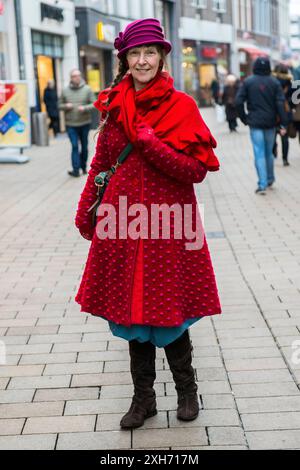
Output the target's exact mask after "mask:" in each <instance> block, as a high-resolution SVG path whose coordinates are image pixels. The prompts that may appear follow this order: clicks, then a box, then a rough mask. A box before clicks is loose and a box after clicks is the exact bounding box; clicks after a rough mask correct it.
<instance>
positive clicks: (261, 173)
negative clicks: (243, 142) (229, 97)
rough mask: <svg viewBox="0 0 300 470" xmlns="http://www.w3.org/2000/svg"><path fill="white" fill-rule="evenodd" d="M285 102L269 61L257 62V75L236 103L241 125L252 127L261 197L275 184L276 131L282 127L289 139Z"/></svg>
mask: <svg viewBox="0 0 300 470" xmlns="http://www.w3.org/2000/svg"><path fill="white" fill-rule="evenodd" d="M284 100H285V98H284V94H283V91H282V88H281V85H280V83H279V81H278V80H276V78H274V77H272V76H271V65H270V61H269V59H268V58H267V57H259V58H258V59H256V61H255V62H254V66H253V75H251V76H250V77H248V78H246V80H245V81H244V82H243V84H242V86H241V88H240V89H239V91H238V94H237V97H236V101H235V104H236V106H237V111H238V114H239V117H240V119H241V121H242V122H243V123H244V124H245V125H248V126H249V127H250V137H251V141H252V145H253V150H254V157H255V167H256V171H257V175H258V187H257V189H256V191H255V192H256V193H257V194H262V195H265V194H266V188H267V187H271V186H272V184H273V183H274V181H275V176H274V155H273V146H274V142H275V133H276V127H277V126H279V128H280V134H281V135H285V134H286V126H287V124H288V121H287V115H286V113H285V111H284ZM245 103H247V110H248V114H246V112H245V106H244V104H245ZM277 120H279V122H277Z"/></svg>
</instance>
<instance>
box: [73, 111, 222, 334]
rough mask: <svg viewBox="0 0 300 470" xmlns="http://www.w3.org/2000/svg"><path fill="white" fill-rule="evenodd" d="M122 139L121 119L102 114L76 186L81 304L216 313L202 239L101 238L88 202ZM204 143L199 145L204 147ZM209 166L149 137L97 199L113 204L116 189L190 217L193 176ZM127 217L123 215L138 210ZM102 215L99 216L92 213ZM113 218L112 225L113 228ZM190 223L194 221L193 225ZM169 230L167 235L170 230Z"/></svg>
mask: <svg viewBox="0 0 300 470" xmlns="http://www.w3.org/2000/svg"><path fill="white" fill-rule="evenodd" d="M127 143H128V139H127V137H126V135H125V133H124V130H123V128H122V127H121V126H120V124H119V123H116V121H114V120H113V118H112V117H109V118H108V121H107V124H106V126H105V129H104V132H103V133H101V134H99V136H98V141H97V146H96V152H95V156H94V158H93V160H92V163H91V167H90V171H89V175H88V179H87V182H86V185H85V187H84V190H83V192H82V194H81V197H80V201H79V204H78V209H77V214H76V220H75V223H76V226H77V228H78V229H79V231H80V233H81V235H82V236H83V237H84V238H86V239H88V240H91V246H90V249H89V253H88V258H87V261H86V265H85V269H84V273H83V277H82V280H81V283H80V286H79V290H78V292H77V295H76V298H75V300H76V301H77V302H78V303H79V304H80V305H81V311H84V312H88V313H91V314H93V315H96V316H97V315H98V316H102V317H104V318H106V319H107V320H110V321H113V322H115V323H118V324H122V325H125V326H130V325H132V324H142V325H152V326H165V327H172V326H178V325H181V324H182V323H183V322H184V321H185V320H186V319H188V318H196V317H201V316H206V315H214V314H219V313H221V307H220V302H219V297H218V291H217V286H216V281H215V276H214V271H213V267H212V263H211V258H210V254H209V250H208V247H207V243H206V239H205V237H204V241H203V246H202V248H201V249H197V250H187V249H186V246H185V243H186V242H187V241H190V240H191V239H188V238H185V237H183V238H181V239H176V238H175V237H174V232H173V230H172V229H173V228H174V219H172V218H171V224H170V226H171V230H170V234H171V236H170V237H169V238H167V239H163V238H162V237H160V238H159V239H151V237H148V238H145V239H141V238H140V239H133V238H132V237H127V238H125V239H120V238H119V237H116V238H115V239H108V238H106V239H104V240H103V239H99V238H98V236H97V230H95V229H94V228H93V227H92V224H91V218H90V213H88V208H89V207H90V206H91V205H92V204H93V202H94V201H95V199H96V186H95V185H94V177H95V175H97V174H98V173H99V172H100V171H104V170H108V169H109V168H110V167H111V165H113V164H115V162H116V160H117V157H118V156H119V154H120V153H121V151H122V150H123V149H124V147H125V146H126V145H127ZM210 151H211V149H210V148H209V147H203V152H210ZM206 173H207V170H206V168H205V166H204V165H203V164H202V163H201V162H200V161H199V159H198V158H193V157H192V156H190V155H189V156H187V155H185V154H184V153H182V152H177V151H176V150H174V149H173V148H172V147H170V146H169V145H167V144H165V143H163V142H162V141H161V140H160V139H158V138H157V137H154V139H153V142H152V143H151V146H148V147H147V149H141V148H139V147H137V146H135V147H134V150H133V151H132V152H131V154H130V155H129V157H128V158H127V160H126V161H125V163H124V164H123V165H121V166H120V167H119V168H118V169H117V171H116V173H115V174H114V175H113V177H112V178H111V180H110V183H109V185H108V187H107V189H106V191H105V194H104V198H103V200H102V203H103V204H104V203H109V204H112V205H113V206H114V207H115V209H116V213H118V210H119V204H120V199H119V197H120V196H126V197H127V206H128V207H130V206H131V205H132V204H136V203H142V204H143V205H144V206H146V207H147V209H148V210H149V212H148V213H149V214H150V212H151V210H150V208H151V204H159V205H160V204H163V203H166V204H168V205H169V206H172V205H173V204H179V205H180V206H181V207H182V208H183V207H184V205H185V204H187V205H190V207H192V214H193V223H195V218H196V216H197V213H198V214H199V209H198V207H197V203H196V197H195V193H194V188H193V183H200V182H201V181H203V179H204V178H205V176H206ZM136 216H137V214H136V215H135V216H134V217H131V218H130V217H128V223H130V221H131V220H133V219H134V218H136ZM100 219H101V217H98V221H99V220H100ZM148 224H149V233H150V226H151V221H148ZM118 226H119V225H118V218H117V233H118ZM193 227H194V228H195V226H193ZM172 233H173V236H172Z"/></svg>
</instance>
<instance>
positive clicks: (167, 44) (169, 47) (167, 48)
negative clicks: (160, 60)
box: [117, 40, 172, 59]
mask: <svg viewBox="0 0 300 470" xmlns="http://www.w3.org/2000/svg"><path fill="white" fill-rule="evenodd" d="M146 44H148V45H152V44H153V45H155V44H160V45H161V46H163V48H164V49H165V51H166V53H167V54H169V52H171V50H172V44H171V43H170V42H169V41H163V40H162V41H159V40H158V41H153V42H149V40H148V41H140V42H137V43H136V44H134V45H131V46H128V47H125V48H124V49H122V50H121V51H120V52H119V53H118V54H117V57H118V58H119V59H120V58H121V57H122V56H123V55H124V54H126V52H128V51H129V49H134V48H135V47H140V46H145V45H146Z"/></svg>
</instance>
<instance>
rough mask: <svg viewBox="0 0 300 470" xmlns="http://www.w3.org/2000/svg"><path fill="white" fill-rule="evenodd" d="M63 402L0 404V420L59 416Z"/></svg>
mask: <svg viewBox="0 0 300 470" xmlns="http://www.w3.org/2000/svg"><path fill="white" fill-rule="evenodd" d="M63 409H64V402H62V401H57V402H55V403H54V402H43V403H9V404H5V405H1V404H0V418H28V417H30V416H60V415H62V413H63Z"/></svg>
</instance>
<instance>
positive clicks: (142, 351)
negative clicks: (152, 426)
mask: <svg viewBox="0 0 300 470" xmlns="http://www.w3.org/2000/svg"><path fill="white" fill-rule="evenodd" d="M129 353H130V371H131V375H132V380H133V384H134V395H133V398H132V403H131V406H130V408H129V410H128V412H127V413H126V414H125V415H124V416H123V418H122V419H121V422H120V425H121V428H123V429H134V428H139V427H140V426H143V424H144V421H145V419H147V418H150V417H151V416H154V415H156V414H157V409H156V397H155V390H154V388H153V385H154V381H155V378H156V373H155V353H156V351H155V346H154V345H153V344H152V343H151V342H150V341H147V342H145V343H139V342H138V341H136V340H133V341H129Z"/></svg>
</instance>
